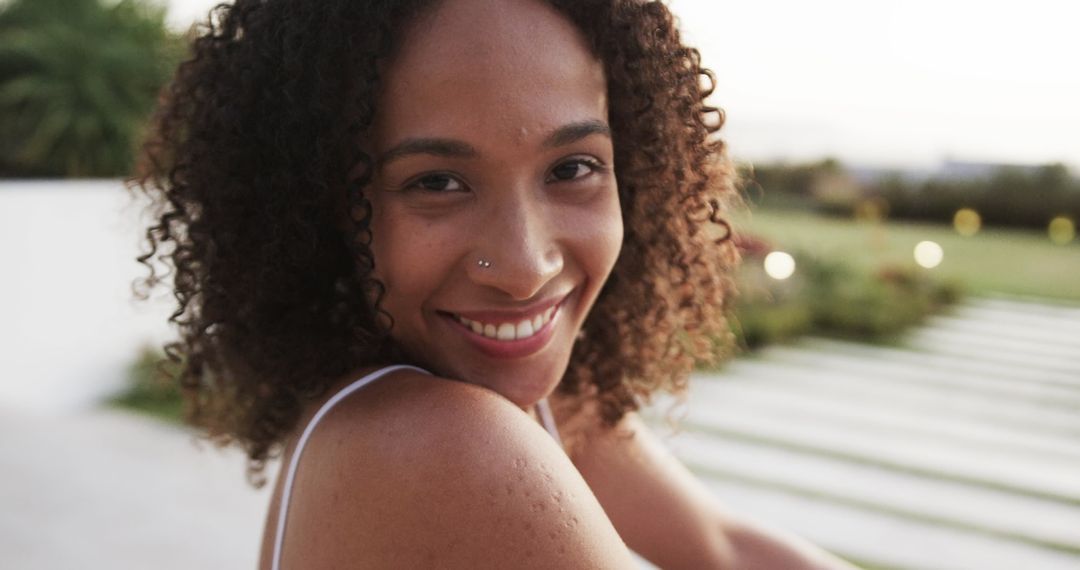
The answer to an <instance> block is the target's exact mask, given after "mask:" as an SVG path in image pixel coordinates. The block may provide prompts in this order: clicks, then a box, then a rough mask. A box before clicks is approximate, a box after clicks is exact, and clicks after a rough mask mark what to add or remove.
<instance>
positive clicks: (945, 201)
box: [744, 159, 1080, 229]
mask: <svg viewBox="0 0 1080 570" xmlns="http://www.w3.org/2000/svg"><path fill="white" fill-rule="evenodd" d="M744 176H745V177H746V178H747V179H748V180H750V181H751V184H750V186H749V188H748V190H749V193H750V198H751V201H753V202H755V203H757V204H759V205H760V206H763V207H768V208H785V209H803V210H813V211H816V212H819V213H824V214H830V215H839V216H851V215H852V214H856V213H857V209H858V208H859V207H860V206H862V205H865V204H867V203H869V201H871V200H873V201H876V202H878V203H880V204H881V206H883V213H887V214H888V216H889V217H891V218H894V219H904V220H926V221H934V222H946V223H951V222H952V219H953V216H954V215H955V214H956V211H957V210H959V209H961V208H973V209H975V210H976V211H977V212H979V215H980V216H981V217H982V222H983V223H984V224H986V225H989V226H1014V227H1028V228H1040V229H1043V228H1045V227H1046V225H1047V224H1048V223H1049V222H1050V220H1051V219H1053V218H1054V217H1056V216H1060V215H1065V216H1068V217H1071V218H1072V219H1073V220H1080V179H1077V178H1074V177H1072V176H1071V175H1070V174H1069V171H1068V169H1067V168H1066V167H1065V166H1064V165H1062V164H1057V163H1055V164H1046V165H1043V166H1039V167H1035V168H1018V167H1009V166H1002V167H1000V168H998V169H996V170H995V171H993V172H992V173H990V174H989V175H986V176H982V177H971V178H952V177H931V178H929V179H926V180H923V181H919V182H916V181H911V180H907V179H905V178H904V177H902V176H901V175H900V174H898V173H894V174H891V175H886V176H883V177H881V178H880V179H878V180H876V181H874V182H866V183H859V182H858V181H856V179H855V177H853V176H852V175H850V174H849V173H847V172H846V171H845V169H844V168H843V166H842V165H841V164H840V163H838V162H837V161H835V160H832V159H829V160H825V161H822V162H818V163H806V164H783V163H781V164H767V165H756V166H755V167H754V168H753V171H752V172H748V173H744Z"/></svg>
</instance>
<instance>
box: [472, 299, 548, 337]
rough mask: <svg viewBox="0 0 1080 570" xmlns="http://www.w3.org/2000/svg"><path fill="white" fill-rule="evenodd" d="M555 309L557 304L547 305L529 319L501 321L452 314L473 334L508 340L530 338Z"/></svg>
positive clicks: (537, 331)
mask: <svg viewBox="0 0 1080 570" xmlns="http://www.w3.org/2000/svg"><path fill="white" fill-rule="evenodd" d="M556 310H558V307H557V306H555V307H548V309H547V310H546V311H544V312H543V313H541V314H539V315H536V316H534V317H532V318H531V319H522V320H520V321H517V322H502V323H491V322H483V321H474V320H472V319H467V318H465V317H463V316H461V315H452V316H453V317H454V319H455V320H457V322H459V323H461V324H463V325H465V326H466V327H469V329H470V330H472V332H473V333H475V334H478V335H483V336H485V337H487V338H491V339H495V340H501V341H510V340H522V339H526V338H530V337H532V336H534V335H536V334H537V333H539V332H540V331H541V330H542V329H543V328H544V325H546V324H548V323H549V322H551V319H552V317H553V316H554V315H555V311H556Z"/></svg>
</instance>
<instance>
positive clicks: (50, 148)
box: [0, 0, 184, 176]
mask: <svg viewBox="0 0 1080 570" xmlns="http://www.w3.org/2000/svg"><path fill="white" fill-rule="evenodd" d="M183 51H184V47H183V42H182V40H181V39H180V38H179V37H178V36H177V35H175V34H173V33H171V32H170V31H169V30H168V28H167V27H166V25H165V9H164V7H162V6H160V5H157V4H152V3H150V2H148V0H119V1H113V2H111V3H108V4H106V3H105V2H104V1H103V0H13V1H12V2H9V3H7V4H6V5H3V6H2V7H0V125H3V128H2V131H0V175H6V176H122V175H125V174H127V173H128V171H129V169H130V168H131V165H132V160H133V156H134V150H135V145H136V144H137V141H138V140H139V138H140V136H141V134H142V131H143V128H144V126H145V123H146V120H147V118H148V116H149V114H150V112H151V111H152V109H153V106H154V104H155V102H156V99H157V93H158V91H159V90H160V88H161V87H162V86H163V85H164V84H165V83H166V82H167V81H168V79H169V77H170V76H171V75H172V73H173V71H174V69H175V67H176V65H177V63H178V62H179V61H180V58H181V57H182V55H183Z"/></svg>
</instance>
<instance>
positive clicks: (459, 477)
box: [260, 0, 841, 569]
mask: <svg viewBox="0 0 1080 570" xmlns="http://www.w3.org/2000/svg"><path fill="white" fill-rule="evenodd" d="M478 30H482V31H483V33H477V32H478ZM402 46H403V47H402V49H401V50H400V51H399V52H398V53H397V54H396V55H395V58H394V60H393V61H391V62H390V64H389V66H388V67H387V68H386V70H385V73H384V91H383V93H382V95H381V97H380V99H379V102H378V103H379V105H378V109H379V111H378V116H377V119H376V123H375V126H374V133H373V136H372V138H371V141H369V142H370V144H371V146H372V147H373V150H374V155H375V156H376V157H378V165H377V172H376V176H375V180H374V182H373V184H372V186H371V187H370V188H369V191H368V192H367V195H368V198H369V199H370V200H371V202H372V208H373V212H374V218H373V221H372V233H373V242H372V247H373V252H374V255H375V260H376V268H377V274H378V277H379V278H380V279H381V280H382V281H383V282H384V284H385V285H386V288H387V289H386V295H385V297H384V300H383V307H384V309H386V310H387V311H388V312H389V313H390V314H391V315H392V316H393V318H394V322H395V326H394V329H393V334H394V335H395V338H396V339H397V340H398V341H399V342H400V343H402V344H403V345H404V346H405V347H406V348H407V349H408V350H409V351H410V352H411V353H412V354H413V355H415V356H416V358H417V360H418V361H419V362H420V363H421V364H423V365H424V366H425V367H426V368H427V369H429V370H431V371H433V372H435V373H436V374H437V376H433V375H426V374H421V373H417V372H412V371H401V372H396V373H393V374H392V375H391V376H390V377H388V378H385V379H383V380H380V381H378V382H376V383H374V384H371V385H369V386H368V387H366V388H364V390H362V397H350V398H346V399H345V400H344V401H342V402H341V403H340V404H339V405H338V406H337V407H336V408H334V410H333V412H332V413H330V414H328V415H327V416H326V417H325V418H324V420H323V421H322V423H320V424H319V427H318V429H317V430H316V432H315V434H314V436H313V437H312V438H311V440H310V441H309V443H308V446H307V447H306V448H305V450H304V460H303V462H302V463H301V465H302V467H301V468H300V469H299V471H298V473H297V479H296V481H295V484H294V487H293V493H294V494H293V495H292V499H291V502H290V510H289V517H288V521H289V522H288V526H287V527H286V533H285V537H284V538H285V542H284V544H285V547H284V559H283V566H284V567H285V568H299V567H303V568H344V567H349V568H367V567H372V568H429V567H440V568H543V569H550V568H633V567H635V564H634V562H633V560H632V558H631V557H630V554H629V549H628V547H629V548H632V549H634V550H636V551H637V552H639V553H641V554H642V555H643V556H645V557H647V558H648V559H650V560H652V561H653V562H655V563H656V564H658V565H660V566H661V567H664V568H792V569H798V568H839V567H841V566H839V565H834V562H835V561H834V560H830V559H828V558H827V557H826V556H825V555H823V554H822V553H821V552H820V551H819V550H817V549H814V548H813V547H811V546H809V545H806V544H804V543H801V542H799V541H798V540H797V539H791V538H788V537H781V536H780V535H778V534H775V533H772V532H771V531H764V530H761V529H760V528H758V527H754V526H751V525H749V524H748V523H746V521H745V520H741V519H737V518H735V517H733V516H731V515H730V514H729V513H726V512H723V511H722V510H721V509H720V508H719V506H718V505H717V504H716V503H715V500H714V499H713V498H712V496H711V494H710V493H709V492H708V491H707V490H706V489H704V487H702V485H701V484H700V483H699V482H697V481H696V480H695V479H694V478H693V477H692V475H690V474H689V472H688V471H687V470H686V469H685V468H684V467H682V466H681V465H680V464H679V463H678V462H677V461H676V460H675V459H674V458H672V457H670V456H669V455H668V454H667V453H666V452H665V451H664V449H663V447H662V446H661V445H660V444H659V443H658V442H657V441H656V438H655V437H654V436H652V435H651V434H650V433H649V432H648V430H647V429H646V428H645V426H644V424H642V423H641V422H640V420H638V418H637V417H636V416H634V415H633V414H630V415H628V416H627V418H626V419H625V421H624V422H623V423H622V424H621V425H620V426H618V428H616V429H603V428H599V427H597V426H599V421H598V420H597V419H596V418H595V417H590V416H589V415H588V413H586V414H585V415H584V416H578V417H577V418H576V421H578V422H582V421H583V422H584V423H585V424H586V427H584V428H581V429H576V428H575V427H574V426H572V425H571V423H570V422H568V421H566V420H567V418H561V420H563V426H562V427H563V428H564V429H565V431H566V432H567V433H570V432H574V431H577V432H579V433H580V434H582V435H581V438H580V441H581V445H578V446H575V448H574V450H573V453H572V454H571V455H568V454H567V453H566V452H565V451H564V450H563V449H562V448H560V447H559V446H558V445H557V444H556V442H555V441H554V440H553V439H552V438H551V437H550V436H549V435H548V434H547V433H546V432H545V431H543V429H541V428H540V427H539V426H538V425H537V423H536V421H535V419H534V418H533V417H531V416H530V415H529V414H528V413H526V412H525V411H524V410H527V409H531V408H532V406H533V405H534V404H535V403H536V402H537V401H538V400H540V399H541V398H544V397H546V396H548V395H551V394H552V392H553V390H554V388H555V386H556V385H557V383H558V381H559V379H560V378H561V376H562V375H563V373H564V372H565V370H566V366H567V363H568V361H569V357H570V351H571V348H572V346H573V343H574V340H575V338H576V336H577V333H578V331H579V330H580V328H581V325H582V323H583V322H584V320H585V317H586V315H587V314H588V311H589V309H590V307H591V306H592V305H593V303H594V302H595V300H596V298H597V295H598V294H599V291H600V287H601V286H602V284H603V282H604V280H605V279H606V278H607V276H608V274H609V273H610V271H611V268H612V266H613V265H614V263H615V260H616V258H617V256H618V253H619V246H620V243H621V240H622V232H623V227H622V221H621V215H620V212H619V202H618V194H617V188H616V182H615V176H614V173H613V168H614V167H615V165H614V164H613V163H612V162H613V149H612V141H611V139H610V136H609V135H608V134H606V133H605V126H606V121H607V100H606V84H605V79H604V75H603V70H602V66H601V64H600V62H599V61H597V60H596V58H594V57H593V56H592V55H591V54H590V53H589V50H588V49H587V47H586V45H585V42H584V40H583V38H582V37H581V35H580V34H579V32H578V31H577V30H576V29H575V28H574V27H573V25H572V24H571V23H570V22H568V21H566V20H564V19H563V18H562V17H561V16H560V15H559V14H557V13H556V12H554V11H553V10H552V9H550V8H548V7H547V6H545V5H543V4H541V3H539V2H534V1H531V0H522V1H515V2H508V1H499V0H446V1H445V2H443V3H441V4H440V5H439V6H438V7H437V8H436V9H435V10H434V11H433V12H432V13H430V14H427V15H424V16H421V18H420V19H419V20H418V21H416V22H414V23H413V25H412V26H410V27H409V28H408V29H407V30H406V33H405V37H404V41H403V42H402ZM537 46H543V49H536V47H537ZM479 259H484V260H488V261H490V262H491V267H488V268H484V267H481V266H479V265H478V264H477V260H479ZM553 300H558V301H560V303H561V305H560V308H559V311H560V313H559V316H558V317H557V318H556V319H555V320H553V323H554V325H553V327H552V329H551V333H550V337H549V338H548V339H547V341H546V342H545V343H544V344H543V346H542V347H540V348H538V349H537V350H535V351H531V352H530V353H529V354H527V355H524V356H516V357H506V356H505V355H503V356H492V355H491V354H489V353H486V352H485V351H484V350H481V349H479V348H478V347H477V345H476V343H474V342H472V341H470V340H469V338H468V336H467V334H466V333H465V332H464V329H463V328H461V327H460V326H458V324H457V323H455V322H454V321H452V320H451V319H450V318H448V317H447V313H458V314H464V315H473V316H478V317H483V319H484V320H490V321H499V320H503V321H507V320H509V321H513V320H515V319H518V318H519V317H521V316H523V315H530V314H533V313H535V309H537V308H538V307H540V308H542V307H544V306H545V305H546V304H549V303H550V302H551V301H553ZM366 372H368V370H363V371H358V372H357V373H355V374H351V375H348V376H347V377H345V378H342V379H341V381H340V382H339V383H338V385H337V386H335V387H333V388H332V389H331V390H330V391H329V394H333V393H335V392H336V391H337V389H339V388H341V387H343V386H344V385H345V384H347V383H348V382H350V381H352V380H353V379H355V378H357V377H359V376H360V375H362V374H363V373H366ZM450 380H458V381H450ZM329 394H328V396H327V397H329ZM553 403H554V404H555V407H556V410H557V411H558V410H559V409H560V408H561V407H562V406H561V405H560V404H561V403H560V402H559V401H558V400H557V398H556V399H554V400H553ZM321 404H322V402H321V401H317V402H314V403H313V404H312V405H311V406H309V408H308V410H307V412H306V414H305V415H304V416H303V417H301V419H300V422H299V423H298V425H299V426H304V425H306V424H307V422H308V421H309V420H310V418H311V416H312V415H313V414H314V412H315V411H316V410H317V409H318V407H319V406H320V405H321ZM290 441H291V442H293V443H290V444H289V446H288V447H287V448H286V450H285V454H284V461H283V465H287V464H288V462H289V460H290V458H291V456H292V453H293V445H294V444H295V443H294V442H295V437H294V438H290ZM281 484H282V477H280V476H279V477H278V483H277V485H278V487H277V488H276V489H275V492H274V499H273V501H272V503H271V507H270V512H269V516H268V518H267V527H266V530H265V532H264V542H263V550H262V560H261V562H260V568H269V567H270V553H271V548H272V545H273V542H274V532H275V524H276V520H277V512H278V509H279V499H280V495H281ZM624 541H625V542H624Z"/></svg>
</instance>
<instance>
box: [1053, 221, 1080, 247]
mask: <svg viewBox="0 0 1080 570" xmlns="http://www.w3.org/2000/svg"><path fill="white" fill-rule="evenodd" d="M1048 232H1049V233H1050V241H1052V242H1054V243H1056V244H1058V245H1065V244H1067V243H1069V242H1071V241H1072V240H1073V238H1075V237H1076V224H1074V223H1073V221H1072V220H1070V219H1069V218H1066V217H1065V216H1058V217H1056V218H1054V219H1053V220H1050V226H1049V228H1048Z"/></svg>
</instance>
